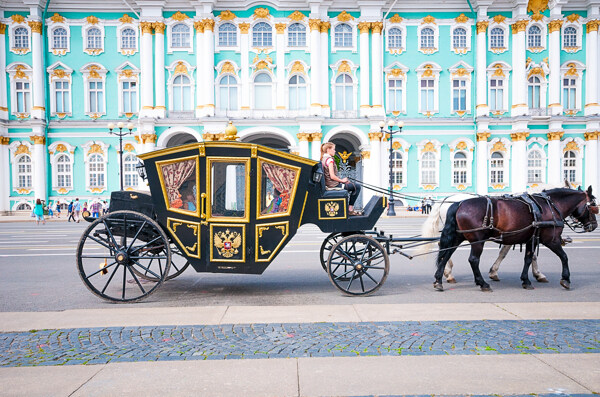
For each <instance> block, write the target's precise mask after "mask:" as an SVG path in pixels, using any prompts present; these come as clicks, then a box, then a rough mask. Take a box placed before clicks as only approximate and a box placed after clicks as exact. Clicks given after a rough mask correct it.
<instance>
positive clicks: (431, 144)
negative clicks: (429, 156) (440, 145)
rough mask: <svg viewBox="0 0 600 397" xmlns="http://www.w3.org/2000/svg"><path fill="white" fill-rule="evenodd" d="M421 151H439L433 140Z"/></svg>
mask: <svg viewBox="0 0 600 397" xmlns="http://www.w3.org/2000/svg"><path fill="white" fill-rule="evenodd" d="M421 152H422V153H425V152H433V153H437V150H436V149H435V145H434V144H433V142H427V143H426V144H425V146H424V147H423V150H422V151H421Z"/></svg>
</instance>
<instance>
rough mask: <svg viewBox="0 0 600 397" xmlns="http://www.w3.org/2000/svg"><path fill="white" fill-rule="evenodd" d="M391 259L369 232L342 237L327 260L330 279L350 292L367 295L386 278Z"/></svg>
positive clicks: (351, 293) (346, 291) (343, 290)
mask: <svg viewBox="0 0 600 397" xmlns="http://www.w3.org/2000/svg"><path fill="white" fill-rule="evenodd" d="M389 267H390V260H389V257H388V255H387V253H386V251H385V249H384V248H383V247H382V246H381V245H380V244H379V243H378V242H377V240H375V239H374V238H372V237H370V236H365V235H362V234H354V235H352V236H348V237H344V238H342V239H341V240H340V241H339V242H338V243H337V244H336V245H334V246H333V248H332V249H331V253H330V254H329V259H328V260H327V270H328V272H327V273H328V274H329V279H330V280H331V282H332V283H333V285H335V286H336V287H337V288H338V289H339V290H340V291H342V292H344V293H346V294H349V295H369V294H372V293H373V292H375V291H377V290H378V289H379V288H380V287H381V286H382V285H383V283H384V282H385V279H386V278H387V275H388V272H389Z"/></svg>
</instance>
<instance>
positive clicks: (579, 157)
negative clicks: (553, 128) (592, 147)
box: [560, 137, 585, 188]
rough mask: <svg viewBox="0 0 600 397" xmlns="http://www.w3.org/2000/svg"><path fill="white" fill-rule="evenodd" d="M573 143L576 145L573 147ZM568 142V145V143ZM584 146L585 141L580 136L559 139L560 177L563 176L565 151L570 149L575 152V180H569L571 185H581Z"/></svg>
mask: <svg viewBox="0 0 600 397" xmlns="http://www.w3.org/2000/svg"><path fill="white" fill-rule="evenodd" d="M573 143H574V144H575V146H576V147H573ZM569 144H570V145H569ZM584 147H585V141H584V140H583V139H581V138H572V137H569V138H566V139H564V140H562V141H560V149H561V150H560V175H561V179H563V178H564V171H565V169H564V160H565V153H566V152H567V151H569V150H570V151H572V152H573V153H575V161H576V165H575V177H576V180H575V182H574V183H573V182H571V185H572V186H573V187H575V188H576V187H578V186H581V185H582V184H583V148H584Z"/></svg>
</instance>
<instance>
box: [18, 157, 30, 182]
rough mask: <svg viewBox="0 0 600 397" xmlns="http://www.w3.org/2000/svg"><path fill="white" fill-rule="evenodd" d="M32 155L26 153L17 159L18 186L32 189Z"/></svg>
mask: <svg viewBox="0 0 600 397" xmlns="http://www.w3.org/2000/svg"><path fill="white" fill-rule="evenodd" d="M32 178H33V177H32V172H31V157H29V155H27V154H24V155H23V156H21V157H19V160H17V187H19V188H21V189H31V186H32Z"/></svg>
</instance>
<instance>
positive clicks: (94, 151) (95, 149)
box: [88, 143, 104, 156]
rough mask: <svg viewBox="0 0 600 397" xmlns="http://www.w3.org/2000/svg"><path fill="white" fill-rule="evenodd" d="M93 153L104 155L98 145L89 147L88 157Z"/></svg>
mask: <svg viewBox="0 0 600 397" xmlns="http://www.w3.org/2000/svg"><path fill="white" fill-rule="evenodd" d="M94 153H98V154H104V150H102V147H101V146H100V145H98V144H97V143H94V144H93V145H92V146H90V149H89V150H88V156H89V155H90V154H94Z"/></svg>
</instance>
